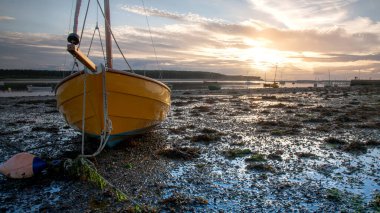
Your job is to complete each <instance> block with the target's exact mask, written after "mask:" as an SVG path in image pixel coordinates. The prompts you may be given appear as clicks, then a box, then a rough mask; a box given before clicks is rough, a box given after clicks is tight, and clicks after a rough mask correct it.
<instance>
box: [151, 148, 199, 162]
mask: <svg viewBox="0 0 380 213" xmlns="http://www.w3.org/2000/svg"><path fill="white" fill-rule="evenodd" d="M157 154H158V155H162V156H165V157H167V158H170V159H182V160H191V159H194V158H198V157H199V156H200V149H199V148H196V147H179V148H168V149H163V150H159V151H158V152H157Z"/></svg>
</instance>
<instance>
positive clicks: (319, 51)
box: [0, 0, 380, 80]
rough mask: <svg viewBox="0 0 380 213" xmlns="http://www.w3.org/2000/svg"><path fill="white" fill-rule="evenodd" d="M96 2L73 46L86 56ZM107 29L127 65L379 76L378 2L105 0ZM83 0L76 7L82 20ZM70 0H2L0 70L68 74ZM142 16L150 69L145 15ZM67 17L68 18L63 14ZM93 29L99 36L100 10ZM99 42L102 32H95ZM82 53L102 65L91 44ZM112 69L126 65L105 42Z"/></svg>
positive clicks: (285, 76)
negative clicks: (107, 2)
mask: <svg viewBox="0 0 380 213" xmlns="http://www.w3.org/2000/svg"><path fill="white" fill-rule="evenodd" d="M95 3H96V1H94V0H93V1H91V5H90V15H89V17H88V21H87V25H86V29H85V32H84V37H83V44H82V46H81V48H82V50H83V51H84V52H87V49H88V44H89V40H90V38H91V36H92V33H93V30H94V27H95V23H96V19H97V15H96V13H97V10H96V4H95ZM110 3H111V18H112V20H111V22H112V27H113V32H114V33H115V35H116V38H117V40H118V42H119V44H120V46H121V48H122V49H123V52H124V53H125V55H126V57H127V59H128V61H129V62H130V63H131V65H132V67H133V68H134V69H163V70H197V71H212V72H219V73H224V74H236V75H240V74H241V75H247V74H248V75H258V76H262V77H264V75H265V73H266V76H267V78H268V79H270V78H273V75H274V70H275V66H276V65H277V66H278V72H277V75H278V76H280V75H282V76H283V77H282V78H283V79H285V80H295V79H316V78H318V79H321V80H323V79H327V78H328V73H329V72H330V73H331V78H332V79H343V80H345V79H352V78H353V77H354V76H359V74H360V77H361V78H363V79H369V78H372V79H380V1H379V0H319V1H315V0H281V1H276V0H207V1H204V0H180V1H178V0H144V3H145V6H146V13H145V11H144V8H143V6H142V1H141V0H110ZM86 5H87V0H83V3H82V16H81V17H80V26H82V25H81V24H82V22H83V14H84V12H85V7H86ZM71 11H72V1H69V0H66V1H62V0H33V1H28V0H2V1H1V2H0V69H13V68H17V69H18V68H20V69H53V70H69V69H71V66H72V63H73V60H72V57H71V56H70V55H69V54H68V53H66V51H65V48H66V37H67V34H68V32H69V31H70V32H71V31H72V30H71V28H70V30H69V27H71V26H72V13H71ZM145 14H146V15H147V16H148V19H149V24H150V27H151V33H152V34H151V35H152V38H153V41H154V44H155V47H156V51H157V58H158V64H159V65H158V66H157V63H156V61H155V55H154V50H153V47H152V44H151V38H150V34H149V30H148V26H147V22H146V19H145ZM70 15H71V16H70ZM98 19H99V26H100V27H101V32H104V24H103V19H102V18H101V14H100V13H99V18H98ZM103 38H104V37H103ZM98 44H99V41H98V38H97V37H96V42H95V43H94V45H95V46H96V47H95V48H94V49H93V51H92V52H91V54H90V58H92V59H93V60H94V61H95V63H100V62H102V52H101V48H100V46H99V45H98ZM113 52H114V64H115V68H118V69H127V66H126V65H125V64H124V62H123V60H122V59H121V56H120V54H119V53H118V52H117V49H116V48H115V47H114V51H113Z"/></svg>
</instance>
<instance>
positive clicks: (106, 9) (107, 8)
mask: <svg viewBox="0 0 380 213" xmlns="http://www.w3.org/2000/svg"><path fill="white" fill-rule="evenodd" d="M104 13H105V19H106V20H105V28H106V29H105V32H106V57H107V68H108V69H112V42H111V20H110V3H109V0H104Z"/></svg>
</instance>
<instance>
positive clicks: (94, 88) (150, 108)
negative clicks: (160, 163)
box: [56, 70, 170, 146]
mask: <svg viewBox="0 0 380 213" xmlns="http://www.w3.org/2000/svg"><path fill="white" fill-rule="evenodd" d="M85 79H86V81H85V82H86V110H85V111H86V112H85V128H84V132H85V133H86V134H87V135H90V136H94V137H99V136H100V134H101V132H102V130H103V129H104V118H103V117H104V110H103V83H102V74H98V75H85V74H84V73H83V72H79V73H75V74H73V75H71V76H69V77H67V78H65V79H64V80H63V81H62V82H61V83H59V84H58V86H57V88H56V98H57V106H58V109H59V111H60V113H61V114H62V115H63V117H64V118H65V120H66V122H67V123H68V124H69V125H70V126H72V127H74V128H75V129H77V130H79V131H82V117H83V95H84V80H85ZM106 92H107V105H108V117H109V118H110V120H111V122H112V131H111V137H110V140H109V142H108V143H107V145H108V146H114V145H116V144H117V143H118V142H120V141H122V140H123V139H124V138H125V137H127V136H130V135H135V134H141V133H144V132H146V131H149V130H150V129H151V128H153V127H154V126H156V125H157V124H159V123H160V122H162V121H163V120H164V119H165V118H166V116H167V113H168V112H169V109H170V89H169V88H168V87H167V86H166V85H165V84H163V83H161V82H159V81H156V80H154V79H151V78H147V77H144V76H140V75H136V74H132V73H128V72H124V71H116V70H111V71H107V72H106Z"/></svg>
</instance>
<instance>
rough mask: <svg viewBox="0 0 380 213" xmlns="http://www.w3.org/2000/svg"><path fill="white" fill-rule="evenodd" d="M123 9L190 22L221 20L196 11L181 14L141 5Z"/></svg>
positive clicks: (127, 6)
mask: <svg viewBox="0 0 380 213" xmlns="http://www.w3.org/2000/svg"><path fill="white" fill-rule="evenodd" d="M121 9H122V10H125V11H128V12H130V13H135V14H138V15H147V16H157V17H161V18H168V19H172V20H177V21H188V22H210V21H212V22H219V21H221V20H218V19H209V18H205V17H202V16H200V15H198V14H194V13H187V14H180V13H175V12H169V11H165V10H159V9H156V8H145V9H144V8H143V7H141V6H129V5H123V6H122V7H121Z"/></svg>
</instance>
